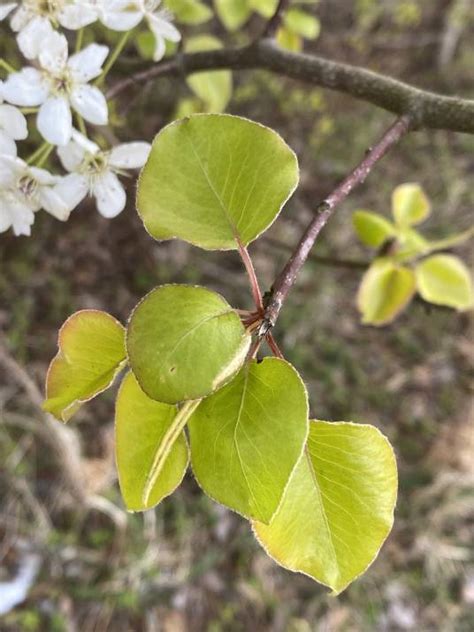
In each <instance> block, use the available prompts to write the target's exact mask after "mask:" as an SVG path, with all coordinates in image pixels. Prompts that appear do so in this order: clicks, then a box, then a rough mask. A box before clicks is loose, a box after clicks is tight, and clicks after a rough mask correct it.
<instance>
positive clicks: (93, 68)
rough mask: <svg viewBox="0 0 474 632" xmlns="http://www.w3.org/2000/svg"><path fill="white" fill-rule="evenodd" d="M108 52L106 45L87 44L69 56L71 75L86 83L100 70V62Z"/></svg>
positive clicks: (101, 62)
mask: <svg viewBox="0 0 474 632" xmlns="http://www.w3.org/2000/svg"><path fill="white" fill-rule="evenodd" d="M108 54H109V47H108V46H101V45H100V44H89V46H86V47H85V48H84V49H83V50H81V51H80V52H79V53H76V54H75V55H73V56H72V57H70V59H69V61H68V64H67V65H68V66H69V68H70V69H71V72H72V76H73V77H74V79H75V80H76V81H78V82H80V83H86V82H87V81H90V80H91V79H94V78H95V77H98V76H99V75H100V73H101V72H102V64H103V63H104V61H105V58H106V57H107V55H108Z"/></svg>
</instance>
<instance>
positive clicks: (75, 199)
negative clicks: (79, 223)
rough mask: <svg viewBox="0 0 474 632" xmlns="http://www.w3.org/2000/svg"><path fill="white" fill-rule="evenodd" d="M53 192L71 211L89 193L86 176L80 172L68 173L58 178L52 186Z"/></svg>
mask: <svg viewBox="0 0 474 632" xmlns="http://www.w3.org/2000/svg"><path fill="white" fill-rule="evenodd" d="M54 192H55V193H56V195H58V196H59V197H60V198H61V199H62V200H63V202H64V203H65V205H66V206H67V208H68V209H69V210H70V211H72V209H73V208H75V207H76V206H77V205H78V204H80V203H81V202H82V200H83V199H84V198H85V197H86V195H87V194H88V193H89V182H88V180H87V178H86V176H84V175H82V174H80V173H70V174H69V175H67V176H64V177H63V178H61V179H60V181H59V182H58V184H56V185H55V186H54Z"/></svg>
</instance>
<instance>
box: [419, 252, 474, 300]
mask: <svg viewBox="0 0 474 632" xmlns="http://www.w3.org/2000/svg"><path fill="white" fill-rule="evenodd" d="M415 274H416V282H417V286H418V292H419V293H420V294H421V296H422V297H423V298H424V299H425V301H429V302H430V303H435V304H436V305H446V306H448V307H454V309H458V310H466V309H470V308H471V307H472V306H473V304H474V292H473V287H472V280H471V275H470V273H469V270H468V268H467V267H466V266H465V265H464V263H463V262H462V261H461V259H459V258H458V257H454V256H453V255H434V256H433V257H428V258H427V259H425V260H424V261H422V262H421V263H419V264H418V265H417V266H416V268H415Z"/></svg>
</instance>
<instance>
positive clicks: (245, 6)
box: [214, 0, 252, 31]
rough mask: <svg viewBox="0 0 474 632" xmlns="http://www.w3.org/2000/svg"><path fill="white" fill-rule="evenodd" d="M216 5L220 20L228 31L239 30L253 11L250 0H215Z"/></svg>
mask: <svg viewBox="0 0 474 632" xmlns="http://www.w3.org/2000/svg"><path fill="white" fill-rule="evenodd" d="M214 6H215V7H216V13H217V15H218V17H219V20H220V21H221V22H222V24H223V25H224V26H225V27H226V29H227V30H228V31H237V29H239V28H240V27H241V26H242V25H243V24H245V22H247V20H248V19H249V17H250V15H251V13H252V10H251V9H250V7H249V3H248V0H214Z"/></svg>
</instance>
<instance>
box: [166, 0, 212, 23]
mask: <svg viewBox="0 0 474 632" xmlns="http://www.w3.org/2000/svg"><path fill="white" fill-rule="evenodd" d="M165 6H166V8H167V9H169V10H170V11H172V13H173V15H174V16H175V18H176V20H177V22H180V23H181V24H192V25H194V24H203V22H207V21H208V20H210V19H211V18H212V10H211V9H210V8H209V7H207V6H206V5H205V4H204V3H203V2H199V1H198V0H165Z"/></svg>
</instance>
